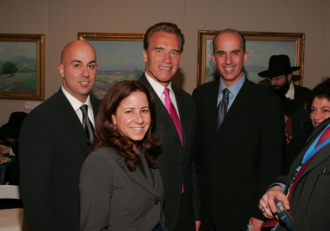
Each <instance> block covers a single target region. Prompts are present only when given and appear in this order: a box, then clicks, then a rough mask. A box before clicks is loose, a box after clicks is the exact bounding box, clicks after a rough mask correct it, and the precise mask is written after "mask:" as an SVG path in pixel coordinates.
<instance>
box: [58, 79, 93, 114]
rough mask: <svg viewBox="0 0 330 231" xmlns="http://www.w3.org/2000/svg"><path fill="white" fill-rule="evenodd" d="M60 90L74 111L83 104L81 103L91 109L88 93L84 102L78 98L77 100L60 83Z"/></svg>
mask: <svg viewBox="0 0 330 231" xmlns="http://www.w3.org/2000/svg"><path fill="white" fill-rule="evenodd" d="M62 91H63V94H64V95H65V97H66V98H67V99H68V100H69V102H70V104H71V106H72V107H73V109H74V110H75V111H77V110H79V109H80V107H81V105H83V104H86V105H87V106H88V108H89V109H90V110H91V109H92V104H91V101H90V96H89V95H88V97H87V100H86V102H85V103H82V102H80V101H79V100H77V99H76V98H75V97H73V96H72V95H71V94H70V93H69V92H67V90H65V88H64V87H63V85H62Z"/></svg>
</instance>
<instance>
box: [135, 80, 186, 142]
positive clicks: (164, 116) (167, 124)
mask: <svg viewBox="0 0 330 231" xmlns="http://www.w3.org/2000/svg"><path fill="white" fill-rule="evenodd" d="M139 81H140V82H141V83H143V84H144V85H145V86H146V87H147V88H148V89H149V90H150V91H151V93H152V95H153V97H154V100H155V104H156V115H157V121H158V122H159V123H161V124H162V125H163V126H164V129H167V130H168V131H169V133H171V134H172V135H173V136H174V138H175V139H176V140H177V141H178V142H179V143H181V141H180V137H179V134H178V131H177V130H176V127H175V125H174V123H173V121H172V118H171V116H170V115H169V114H168V111H167V110H166V108H165V106H164V104H163V102H162V101H161V100H160V98H159V97H158V95H157V94H156V92H155V90H154V89H153V88H152V86H151V85H150V83H149V81H148V80H147V78H146V77H145V75H144V74H143V75H142V76H141V78H140V79H139ZM178 107H179V106H178ZM180 115H181V114H180Z"/></svg>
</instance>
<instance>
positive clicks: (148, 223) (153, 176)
mask: <svg viewBox="0 0 330 231" xmlns="http://www.w3.org/2000/svg"><path fill="white" fill-rule="evenodd" d="M140 153H141V161H142V163H143V166H144V169H145V173H146V176H147V178H146V177H145V176H144V175H143V173H142V172H141V170H140V169H139V168H138V167H137V168H136V169H135V170H134V171H129V170H128V168H127V165H126V163H125V158H124V156H122V155H121V154H118V152H117V151H116V150H115V149H113V148H111V147H99V148H96V149H95V150H93V151H92V152H91V154H90V155H89V156H88V157H87V158H86V160H85V162H84V163H83V165H82V169H81V173H80V183H79V189H80V230H86V231H90V230H111V231H116V230H118V231H119V230H125V231H130V230H131V231H133V230H139V231H151V230H152V229H153V228H154V227H155V226H156V225H157V224H159V222H160V223H161V224H162V226H163V229H164V230H165V227H164V218H163V214H162V205H163V194H164V192H163V185H162V180H161V177H160V173H159V171H158V169H157V168H155V169H150V168H149V167H148V165H147V161H146V159H145V157H144V154H143V152H142V151H141V150H140Z"/></svg>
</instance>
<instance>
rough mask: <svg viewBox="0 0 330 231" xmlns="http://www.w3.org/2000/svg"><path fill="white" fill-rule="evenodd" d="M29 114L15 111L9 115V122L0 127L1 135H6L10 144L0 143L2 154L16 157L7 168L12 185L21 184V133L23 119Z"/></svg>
mask: <svg viewBox="0 0 330 231" xmlns="http://www.w3.org/2000/svg"><path fill="white" fill-rule="evenodd" d="M27 115H28V114H27V113H25V112H13V113H11V115H10V117H9V121H8V123H6V124H4V125H3V126H2V127H1V128H0V135H2V136H3V137H5V141H6V143H7V144H8V146H7V145H4V144H1V145H0V154H1V155H3V156H6V155H8V156H9V157H15V158H14V162H13V164H12V165H10V166H9V169H8V170H7V173H8V174H7V175H8V178H7V179H6V181H7V182H8V183H9V184H10V185H19V159H18V158H19V153H18V145H19V135H20V131H21V127H22V124H23V121H24V119H25V117H26V116H27Z"/></svg>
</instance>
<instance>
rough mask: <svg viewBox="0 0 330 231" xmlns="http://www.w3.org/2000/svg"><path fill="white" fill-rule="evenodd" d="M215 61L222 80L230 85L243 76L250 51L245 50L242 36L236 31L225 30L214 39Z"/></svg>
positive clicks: (226, 84)
mask: <svg viewBox="0 0 330 231" xmlns="http://www.w3.org/2000/svg"><path fill="white" fill-rule="evenodd" d="M214 46H215V48H214V53H212V54H211V56H212V60H213V63H214V64H215V65H216V66H217V68H218V70H219V72H220V77H221V80H222V82H223V83H224V84H225V86H226V87H230V86H232V85H233V84H235V83H236V82H237V81H239V80H240V79H241V78H242V76H243V64H244V63H245V62H246V60H247V57H248V55H249V52H247V51H246V52H245V53H244V52H243V42H242V39H241V37H240V36H239V35H238V34H237V33H234V32H224V33H221V34H219V35H218V36H217V38H216V40H215V41H214Z"/></svg>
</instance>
